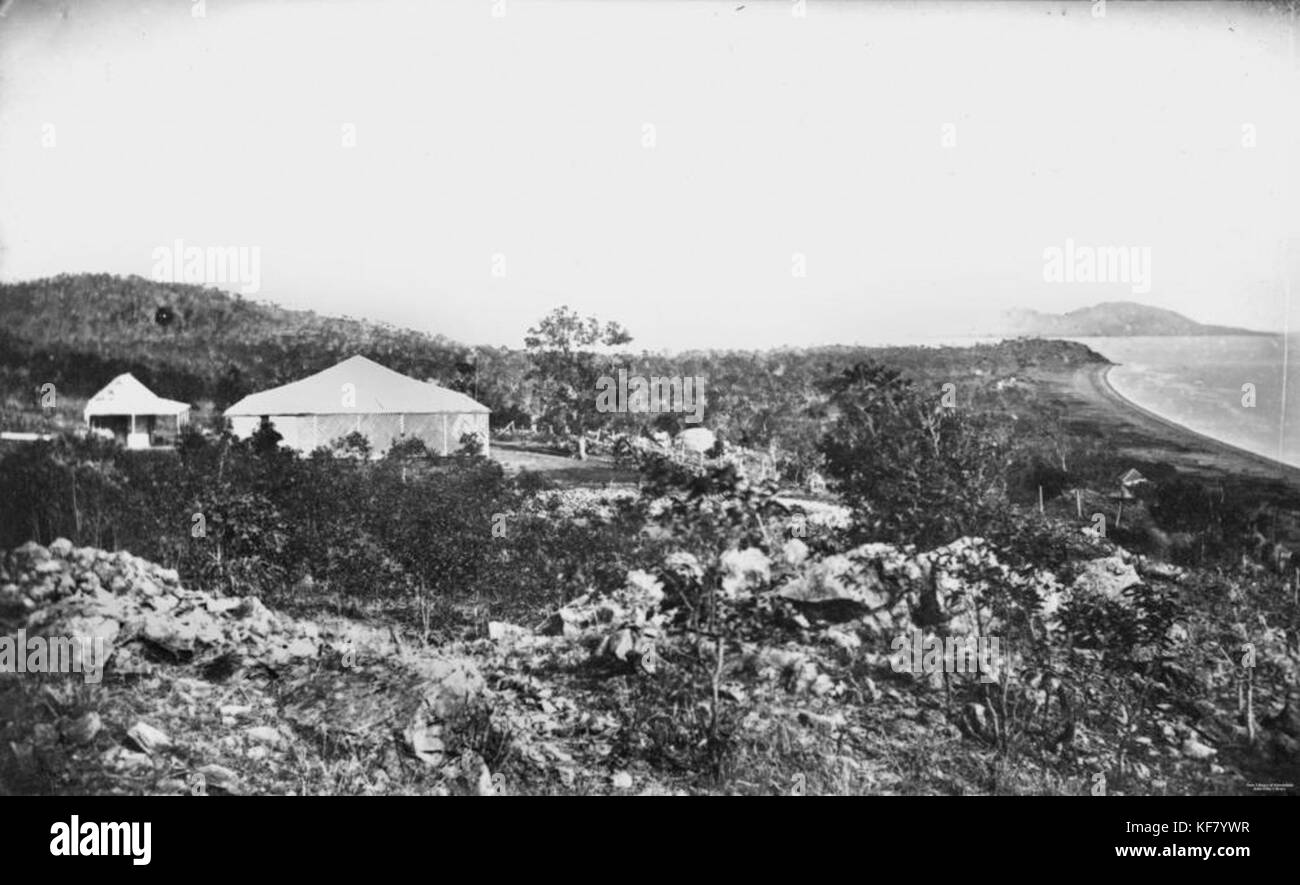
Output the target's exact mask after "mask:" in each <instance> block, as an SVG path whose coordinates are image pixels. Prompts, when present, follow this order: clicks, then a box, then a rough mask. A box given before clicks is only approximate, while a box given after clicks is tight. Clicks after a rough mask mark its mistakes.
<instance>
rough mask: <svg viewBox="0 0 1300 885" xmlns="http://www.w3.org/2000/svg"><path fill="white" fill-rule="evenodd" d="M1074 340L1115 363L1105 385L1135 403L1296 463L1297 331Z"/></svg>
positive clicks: (1299, 450)
mask: <svg viewBox="0 0 1300 885" xmlns="http://www.w3.org/2000/svg"><path fill="white" fill-rule="evenodd" d="M1074 340H1076V341H1079V342H1080V343H1082V344H1086V345H1087V346H1088V347H1091V348H1092V349H1093V350H1095V351H1097V352H1098V353H1100V354H1101V355H1102V356H1104V357H1106V358H1107V359H1108V360H1110V361H1111V362H1113V363H1118V365H1116V366H1115V368H1113V369H1111V371H1110V375H1109V379H1110V383H1111V386H1112V387H1114V388H1115V390H1116V391H1117V392H1118V393H1120V394H1121V395H1122V396H1124V397H1127V398H1128V399H1130V400H1132V401H1133V402H1135V403H1137V404H1138V405H1140V406H1142V407H1143V408H1145V409H1148V410H1149V411H1152V412H1155V413H1156V414H1157V415H1160V416H1161V417H1162V418H1167V419H1168V420H1170V421H1175V422H1177V423H1179V424H1182V425H1183V426H1185V427H1187V428H1189V429H1191V430H1195V431H1197V432H1198V433H1203V434H1205V435H1206V436H1211V437H1214V438H1215V439H1218V440H1222V441H1223V442H1226V443H1229V444H1231V445H1234V446H1237V447H1239V448H1242V449H1246V450H1248V451H1251V452H1255V453H1257V454H1260V455H1264V456H1266V457H1269V458H1273V459H1275V460H1279V461H1283V462H1285V463H1287V464H1292V465H1295V466H1297V467H1300V335H1291V336H1290V337H1289V338H1288V339H1284V338H1283V337H1282V336H1281V335H1271V336H1262V335H1261V336H1246V335H1240V336H1239V335H1232V336H1203V337H1195V338H1175V337H1163V338H1155V337H1152V338H1147V337H1138V338H1077V339H1074ZM1248 384H1249V385H1253V390H1254V404H1253V405H1250V404H1249V402H1250V400H1249V397H1248V395H1247V392H1246V391H1248V390H1249V389H1250V388H1245V387H1244V386H1245V385H1248Z"/></svg>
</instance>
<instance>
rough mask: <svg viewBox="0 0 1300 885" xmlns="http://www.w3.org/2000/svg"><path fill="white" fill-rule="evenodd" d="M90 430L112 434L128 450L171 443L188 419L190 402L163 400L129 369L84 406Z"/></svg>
mask: <svg viewBox="0 0 1300 885" xmlns="http://www.w3.org/2000/svg"><path fill="white" fill-rule="evenodd" d="M84 414H85V419H86V426H87V427H89V428H90V429H91V431H92V432H93V431H98V432H100V433H105V434H109V433H111V434H112V435H113V437H114V438H116V439H118V440H119V441H121V442H122V443H123V444H125V445H126V447H127V448H128V449H147V448H149V447H150V446H153V445H170V444H172V443H174V442H175V441H176V437H177V436H179V435H180V432H181V428H182V427H184V426H185V425H186V424H187V423H188V422H189V416H190V404H189V403H183V402H180V401H178V400H174V399H164V398H163V397H161V396H158V395H157V394H156V393H154V392H153V391H152V390H150V389H149V388H147V387H145V386H144V385H143V384H141V383H140V381H139V380H137V379H136V377H135V376H134V375H132V374H131V373H130V372H127V373H124V374H122V375H118V376H117V377H116V378H114V379H113V380H112V381H110V382H108V384H107V385H106V386H105V387H104V388H103V389H102V390H100V391H99V392H98V393H96V394H95V395H94V396H92V397H91V398H90V402H88V403H86V408H85V413H84Z"/></svg>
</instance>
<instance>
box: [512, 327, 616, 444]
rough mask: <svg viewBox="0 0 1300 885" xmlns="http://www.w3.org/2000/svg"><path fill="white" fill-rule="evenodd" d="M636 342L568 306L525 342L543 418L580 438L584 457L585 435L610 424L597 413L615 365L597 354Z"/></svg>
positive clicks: (561, 430) (566, 432)
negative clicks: (603, 381)
mask: <svg viewBox="0 0 1300 885" xmlns="http://www.w3.org/2000/svg"><path fill="white" fill-rule="evenodd" d="M631 340H632V336H631V335H629V334H628V333H627V331H626V330H625V329H624V328H623V327H622V326H620V325H619V324H618V323H613V322H610V323H605V324H604V325H601V323H600V321H599V320H597V319H596V318H595V317H586V318H585V319H584V318H583V317H580V316H578V314H577V312H576V311H573V310H570V309H569V307H568V306H562V307H557V308H556V309H555V310H553V311H551V312H550V313H549V314H547V315H546V316H545V317H543V318H542V319H541V321H540V322H538V324H537V325H536V326H534V327H533V328H531V329H529V330H528V335H527V337H525V338H524V347H525V348H527V350H528V355H529V357H530V358H531V359H532V363H533V371H532V377H533V378H534V379H535V380H536V382H537V391H538V393H539V395H540V399H541V403H542V415H543V418H544V419H545V420H546V421H548V422H549V423H550V424H551V426H552V427H553V428H555V429H556V430H558V431H559V432H560V433H564V434H567V435H570V436H573V437H575V438H576V440H577V445H578V452H579V457H582V456H584V455H585V448H584V446H583V444H582V439H583V434H584V433H586V431H587V430H589V429H591V428H593V427H597V426H599V425H600V424H601V423H602V422H603V421H604V420H606V416H605V415H603V414H601V413H599V412H597V411H596V382H597V380H598V379H599V377H600V376H601V374H603V373H606V372H608V371H610V364H609V359H608V357H607V356H605V355H602V354H600V353H598V352H597V351H596V350H595V348H596V347H598V346H604V347H617V346H619V345H622V344H627V343H628V342H629V341H631Z"/></svg>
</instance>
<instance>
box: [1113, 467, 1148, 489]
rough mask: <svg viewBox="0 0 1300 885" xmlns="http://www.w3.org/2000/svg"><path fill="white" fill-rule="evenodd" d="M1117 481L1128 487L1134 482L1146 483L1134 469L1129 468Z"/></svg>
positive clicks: (1144, 478)
mask: <svg viewBox="0 0 1300 885" xmlns="http://www.w3.org/2000/svg"><path fill="white" fill-rule="evenodd" d="M1119 481H1120V482H1122V483H1124V484H1125V485H1129V484H1131V483H1135V482H1147V478H1146V477H1145V476H1143V475H1142V474H1140V473H1138V471H1137V468H1136V467H1130V468H1129V469H1128V470H1126V471H1124V474H1123V475H1122V476H1121V477H1120V478H1119Z"/></svg>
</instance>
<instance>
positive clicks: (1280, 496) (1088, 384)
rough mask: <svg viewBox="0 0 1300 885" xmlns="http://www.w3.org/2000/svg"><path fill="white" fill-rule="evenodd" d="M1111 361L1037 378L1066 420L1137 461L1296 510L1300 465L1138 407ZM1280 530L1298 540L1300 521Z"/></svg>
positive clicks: (1299, 496)
mask: <svg viewBox="0 0 1300 885" xmlns="http://www.w3.org/2000/svg"><path fill="white" fill-rule="evenodd" d="M1112 368H1114V366H1113V365H1112V364H1109V363H1104V364H1096V363H1094V364H1090V365H1086V366H1081V367H1079V368H1077V369H1075V370H1074V371H1072V372H1061V373H1059V374H1049V375H1046V376H1043V377H1040V381H1041V382H1042V383H1043V384H1044V385H1045V387H1046V388H1047V389H1048V390H1049V391H1051V393H1052V394H1053V395H1054V396H1055V397H1056V398H1058V399H1059V400H1060V402H1062V403H1063V404H1064V405H1065V406H1066V409H1067V414H1068V415H1069V416H1070V418H1069V421H1070V423H1071V424H1072V425H1073V426H1075V427H1078V428H1080V429H1081V430H1086V431H1088V432H1091V433H1096V434H1099V435H1101V436H1102V437H1104V438H1105V439H1107V440H1108V441H1110V442H1111V443H1112V444H1113V445H1114V446H1115V447H1116V450H1117V451H1118V452H1120V453H1121V454H1123V455H1125V456H1129V457H1132V458H1133V459H1134V461H1135V462H1138V463H1141V462H1148V463H1151V462H1154V463H1164V464H1168V465H1170V466H1172V467H1174V468H1176V469H1177V470H1178V471H1179V472H1181V473H1184V474H1188V475H1192V476H1195V477H1198V478H1201V479H1204V480H1211V481H1217V482H1220V483H1222V484H1224V485H1225V486H1226V485H1232V486H1236V487H1238V488H1239V489H1241V490H1242V491H1243V492H1244V493H1245V494H1246V495H1247V496H1248V497H1251V498H1254V499H1255V500H1258V501H1259V502H1260V503H1261V504H1268V505H1273V506H1276V507H1277V508H1278V509H1279V510H1281V511H1284V512H1290V513H1291V514H1300V469H1297V468H1295V467H1292V466H1290V465H1287V464H1283V463H1281V462H1278V461H1274V460H1272V459H1270V458H1266V457H1264V456H1263V455H1258V454H1255V453H1254V452H1248V451H1246V450H1244V449H1240V448H1237V447H1236V446H1232V445H1229V444H1228V443H1224V442H1220V441H1219V440H1216V439H1213V438H1212V437H1208V436H1206V435H1204V434H1201V433H1197V432H1196V431H1194V430H1190V429H1189V428H1187V427H1184V426H1183V425H1181V424H1177V423H1175V422H1173V421H1170V420H1168V419H1167V418H1163V417H1161V416H1160V415H1157V414H1155V413H1153V412H1151V411H1149V410H1147V409H1144V408H1142V407H1141V406H1139V405H1137V404H1136V403H1134V402H1132V401H1131V400H1129V399H1127V398H1125V397H1124V396H1122V395H1121V394H1120V393H1118V392H1117V391H1116V390H1115V389H1114V388H1113V387H1112V386H1111V385H1110V383H1109V381H1108V380H1107V375H1108V373H1109V372H1110V370H1111V369H1112ZM1284 523H1286V524H1290V525H1288V526H1287V527H1284V528H1282V529H1281V531H1282V533H1283V534H1284V535H1285V536H1287V537H1289V538H1291V539H1292V540H1294V541H1296V542H1300V520H1295V519H1285V520H1284Z"/></svg>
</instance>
